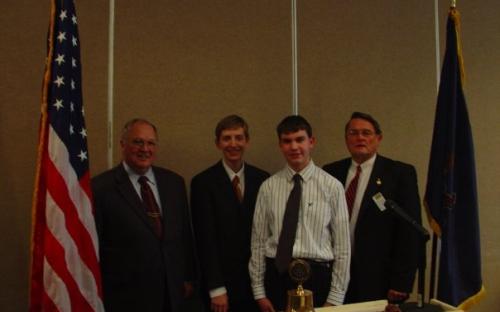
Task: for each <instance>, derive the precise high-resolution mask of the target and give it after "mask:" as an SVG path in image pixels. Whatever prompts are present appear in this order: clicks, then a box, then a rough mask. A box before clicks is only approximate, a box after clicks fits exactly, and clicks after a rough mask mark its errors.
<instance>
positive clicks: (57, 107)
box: [53, 99, 64, 111]
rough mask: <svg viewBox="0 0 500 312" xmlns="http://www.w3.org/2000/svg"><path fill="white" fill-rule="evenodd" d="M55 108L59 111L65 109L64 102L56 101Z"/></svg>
mask: <svg viewBox="0 0 500 312" xmlns="http://www.w3.org/2000/svg"><path fill="white" fill-rule="evenodd" d="M53 105H54V107H55V108H56V109H57V110H58V111H59V109H61V108H63V107H64V105H63V100H60V99H56V102H55V103H54V104H53Z"/></svg>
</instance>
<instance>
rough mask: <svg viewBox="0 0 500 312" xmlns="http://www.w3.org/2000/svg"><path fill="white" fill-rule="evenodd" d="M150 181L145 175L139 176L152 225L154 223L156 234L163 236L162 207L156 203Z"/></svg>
mask: <svg viewBox="0 0 500 312" xmlns="http://www.w3.org/2000/svg"><path fill="white" fill-rule="evenodd" d="M148 181H149V179H148V178H147V177H145V176H141V177H140V178H139V184H140V185H141V197H142V202H143V203H144V207H145V209H146V214H147V215H148V217H149V220H150V221H151V225H153V228H154V230H155V233H156V235H158V237H161V236H162V233H163V226H162V222H161V214H160V208H159V207H158V204H157V203H156V199H155V196H154V194H153V191H152V190H151V187H149V183H148Z"/></svg>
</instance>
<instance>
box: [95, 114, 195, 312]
mask: <svg viewBox="0 0 500 312" xmlns="http://www.w3.org/2000/svg"><path fill="white" fill-rule="evenodd" d="M120 144H121V149H122V157H123V161H122V162H121V163H120V164H119V165H118V166H116V167H115V168H113V169H111V170H108V171H106V172H104V173H102V174H100V175H98V176H97V177H95V178H93V179H92V191H93V195H94V205H95V219H96V225H97V232H98V236H99V254H100V266H101V272H102V282H103V292H104V293H103V295H104V306H105V309H106V311H151V312H160V311H161V312H182V301H183V298H184V296H186V295H188V293H189V292H190V291H191V290H192V286H190V284H189V283H187V282H186V281H190V280H191V278H192V273H193V272H192V271H193V260H192V237H191V228H190V223H189V213H188V207H187V198H186V197H187V195H186V188H185V185H184V180H183V179H182V177H180V176H179V175H177V174H176V173H174V172H172V171H170V170H167V169H163V168H160V167H156V166H153V162H154V160H155V158H156V153H157V149H158V136H157V133H156V128H155V126H154V125H153V124H151V123H150V122H149V121H147V120H144V119H133V120H131V121H129V122H128V123H126V125H125V127H124V129H123V133H122V138H121V141H120Z"/></svg>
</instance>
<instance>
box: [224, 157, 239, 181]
mask: <svg viewBox="0 0 500 312" xmlns="http://www.w3.org/2000/svg"><path fill="white" fill-rule="evenodd" d="M222 166H223V167H224V170H226V173H227V175H228V176H229V180H231V181H233V179H234V177H235V176H238V178H239V179H240V181H242V179H243V172H244V171H245V162H243V165H241V169H240V170H239V171H238V172H234V171H233V169H231V168H230V167H229V166H228V165H227V164H226V162H225V161H224V159H222Z"/></svg>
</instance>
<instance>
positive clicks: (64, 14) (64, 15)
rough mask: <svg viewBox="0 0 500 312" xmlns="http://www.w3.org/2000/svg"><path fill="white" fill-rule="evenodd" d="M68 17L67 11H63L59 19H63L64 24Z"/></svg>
mask: <svg viewBox="0 0 500 312" xmlns="http://www.w3.org/2000/svg"><path fill="white" fill-rule="evenodd" d="M66 17H68V15H66V10H62V11H61V14H59V18H60V19H61V22H63V21H64V19H65V18H66Z"/></svg>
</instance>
